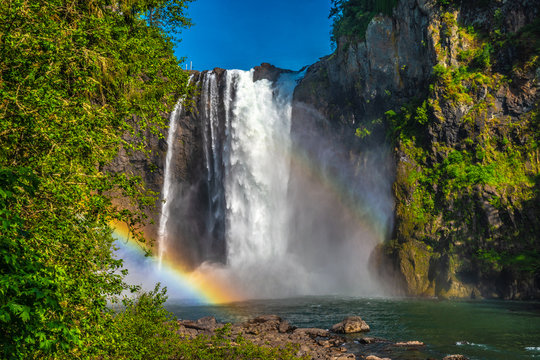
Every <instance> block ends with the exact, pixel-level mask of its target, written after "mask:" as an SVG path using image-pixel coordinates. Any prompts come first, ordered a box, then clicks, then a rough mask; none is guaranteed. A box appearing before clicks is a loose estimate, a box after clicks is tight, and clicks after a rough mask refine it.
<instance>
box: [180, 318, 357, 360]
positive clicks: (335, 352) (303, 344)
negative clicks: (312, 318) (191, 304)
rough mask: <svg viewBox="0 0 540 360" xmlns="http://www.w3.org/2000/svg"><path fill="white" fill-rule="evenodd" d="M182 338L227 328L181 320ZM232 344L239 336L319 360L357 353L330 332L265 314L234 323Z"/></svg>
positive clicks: (341, 358) (204, 321)
mask: <svg viewBox="0 0 540 360" xmlns="http://www.w3.org/2000/svg"><path fill="white" fill-rule="evenodd" d="M179 324H180V329H179V332H178V333H179V335H180V336H185V337H188V338H194V337H196V336H197V335H200V334H205V335H208V336H212V335H214V334H215V331H216V330H217V329H219V328H220V327H222V326H224V325H223V324H220V323H219V322H217V321H216V319H215V318H213V317H208V318H202V319H199V320H196V321H192V320H182V321H179ZM227 336H228V337H229V339H230V340H231V341H234V339H236V337H237V336H242V337H244V338H245V339H246V340H247V341H250V342H252V343H254V344H256V345H259V346H269V347H273V348H279V347H285V346H287V345H288V344H293V345H295V346H298V351H297V353H296V355H297V356H306V355H307V356H308V357H309V358H311V359H319V360H334V359H335V360H338V359H339V360H345V359H348V360H352V359H356V356H355V355H354V354H351V353H348V350H347V348H346V347H344V343H345V340H344V339H343V338H342V337H340V336H337V335H335V334H331V333H330V332H329V331H328V330H324V329H318V328H305V329H302V328H300V329H298V328H295V327H293V326H291V325H290V324H289V322H288V321H285V320H283V319H282V318H280V317H279V316H276V315H263V316H259V317H256V318H253V319H250V320H248V321H245V322H242V323H237V324H233V325H232V326H231V331H230V334H228V335H227Z"/></svg>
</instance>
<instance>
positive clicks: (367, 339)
mask: <svg viewBox="0 0 540 360" xmlns="http://www.w3.org/2000/svg"><path fill="white" fill-rule="evenodd" d="M358 342H359V343H360V344H376V343H385V342H389V341H388V340H385V339H380V338H372V337H364V338H361V339H359V340H358Z"/></svg>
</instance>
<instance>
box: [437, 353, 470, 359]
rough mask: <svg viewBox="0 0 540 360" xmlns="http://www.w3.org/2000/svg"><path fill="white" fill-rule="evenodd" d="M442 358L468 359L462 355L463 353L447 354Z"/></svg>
mask: <svg viewBox="0 0 540 360" xmlns="http://www.w3.org/2000/svg"><path fill="white" fill-rule="evenodd" d="M442 360H469V358H467V357H465V356H463V355H459V354H457V355H448V356H445V357H443V359H442Z"/></svg>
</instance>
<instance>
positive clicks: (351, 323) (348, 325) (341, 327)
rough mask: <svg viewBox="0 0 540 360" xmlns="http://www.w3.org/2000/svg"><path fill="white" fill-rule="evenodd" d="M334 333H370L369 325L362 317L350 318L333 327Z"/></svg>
mask: <svg viewBox="0 0 540 360" xmlns="http://www.w3.org/2000/svg"><path fill="white" fill-rule="evenodd" d="M332 331H333V332H335V333H340V334H350V333H358V332H362V331H369V325H368V324H367V323H366V322H365V321H364V320H362V318H361V317H360V316H349V317H347V318H345V319H344V320H343V321H342V322H340V323H338V324H335V325H334V326H332Z"/></svg>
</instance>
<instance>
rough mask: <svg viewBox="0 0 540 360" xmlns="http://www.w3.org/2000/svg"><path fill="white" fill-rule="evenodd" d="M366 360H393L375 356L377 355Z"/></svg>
mask: <svg viewBox="0 0 540 360" xmlns="http://www.w3.org/2000/svg"><path fill="white" fill-rule="evenodd" d="M366 360H392V359H390V358H380V357H378V356H375V355H369V356H367V357H366Z"/></svg>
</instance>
